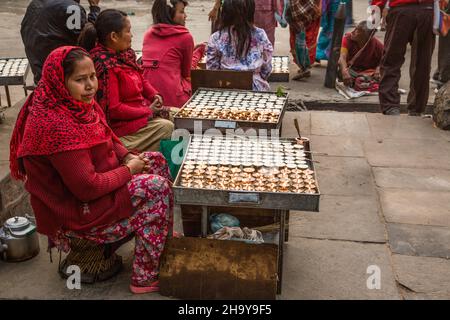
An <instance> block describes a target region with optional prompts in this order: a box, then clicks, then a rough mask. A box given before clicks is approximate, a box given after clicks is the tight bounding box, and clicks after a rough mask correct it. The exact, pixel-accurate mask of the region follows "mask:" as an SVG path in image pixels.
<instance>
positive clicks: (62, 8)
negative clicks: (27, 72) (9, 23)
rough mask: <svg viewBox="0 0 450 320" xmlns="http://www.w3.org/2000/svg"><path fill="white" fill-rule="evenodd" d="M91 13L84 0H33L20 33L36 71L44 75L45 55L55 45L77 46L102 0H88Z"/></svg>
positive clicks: (36, 77)
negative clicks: (82, 3) (83, 5)
mask: <svg viewBox="0 0 450 320" xmlns="http://www.w3.org/2000/svg"><path fill="white" fill-rule="evenodd" d="M87 2H88V3H89V14H88V15H86V11H85V9H84V8H83V7H82V6H81V5H80V0H33V1H31V2H30V4H29V5H28V7H27V11H26V13H25V16H24V17H23V20H22V24H21V29H20V34H21V36H22V41H23V44H24V46H25V53H26V55H27V58H28V60H29V62H30V67H31V70H32V71H33V75H34V83H35V84H37V83H38V82H39V80H40V79H41V74H42V66H43V65H44V62H45V59H47V56H48V55H49V54H50V52H52V51H53V50H54V49H56V48H58V47H61V46H75V45H77V43H78V37H79V36H80V34H81V31H82V29H83V28H84V26H85V25H86V22H87V21H90V22H95V20H96V19H97V16H98V14H99V13H100V7H99V6H98V5H99V3H100V0H88V1H87Z"/></svg>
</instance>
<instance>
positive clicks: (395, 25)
mask: <svg viewBox="0 0 450 320" xmlns="http://www.w3.org/2000/svg"><path fill="white" fill-rule="evenodd" d="M386 24H387V26H386V36H385V40H384V46H385V47H384V53H383V58H382V59H381V67H380V73H381V82H380V88H379V97H380V106H381V111H382V112H385V111H387V110H388V109H390V108H392V107H400V94H399V92H398V81H399V80H400V76H401V67H402V65H403V63H404V62H405V53H406V47H407V45H408V43H410V44H411V47H412V48H411V65H410V69H409V70H410V72H409V73H410V78H411V83H410V91H409V94H408V110H410V111H412V112H420V113H421V112H423V111H424V110H425V107H426V105H427V102H428V95H429V81H430V72H431V57H432V55H433V50H434V44H435V36H434V34H433V5H432V4H431V5H430V4H417V5H405V6H400V7H394V8H391V9H390V10H389V14H388V16H387V17H386Z"/></svg>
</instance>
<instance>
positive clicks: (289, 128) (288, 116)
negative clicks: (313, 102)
mask: <svg viewBox="0 0 450 320" xmlns="http://www.w3.org/2000/svg"><path fill="white" fill-rule="evenodd" d="M294 119H297V120H298V125H299V127H300V133H301V135H302V137H303V136H306V137H309V136H310V135H311V112H293V111H287V112H286V113H285V115H284V118H283V130H282V133H281V134H282V137H286V138H297V137H298V133H297V130H296V129H295V126H294Z"/></svg>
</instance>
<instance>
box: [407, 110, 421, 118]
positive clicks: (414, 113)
mask: <svg viewBox="0 0 450 320" xmlns="http://www.w3.org/2000/svg"><path fill="white" fill-rule="evenodd" d="M408 116H412V117H421V116H422V113H421V112H415V111H410V110H408Z"/></svg>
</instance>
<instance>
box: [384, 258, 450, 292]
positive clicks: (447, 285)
mask: <svg viewBox="0 0 450 320" xmlns="http://www.w3.org/2000/svg"><path fill="white" fill-rule="evenodd" d="M392 261H393V265H394V270H395V273H396V276H397V279H398V281H399V282H400V283H401V284H402V285H404V286H406V287H407V288H409V289H410V290H412V291H414V292H416V293H423V294H436V295H450V277H449V275H450V260H447V259H441V258H429V257H413V256H404V255H397V254H394V255H393V256H392Z"/></svg>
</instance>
